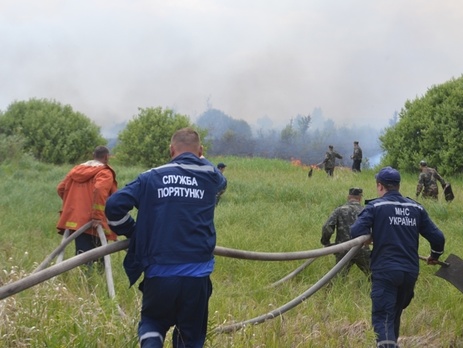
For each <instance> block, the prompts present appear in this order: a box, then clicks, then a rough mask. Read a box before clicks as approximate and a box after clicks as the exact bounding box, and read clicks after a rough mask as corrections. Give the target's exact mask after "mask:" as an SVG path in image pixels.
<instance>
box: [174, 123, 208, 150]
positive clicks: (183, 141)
mask: <svg viewBox="0 0 463 348" xmlns="http://www.w3.org/2000/svg"><path fill="white" fill-rule="evenodd" d="M170 144H171V145H172V146H174V147H180V148H189V149H193V148H196V147H199V146H201V137H200V136H199V133H198V132H197V131H195V130H194V129H193V128H191V127H185V128H182V129H179V130H178V131H176V132H175V133H174V134H173V135H172V138H171V139H170Z"/></svg>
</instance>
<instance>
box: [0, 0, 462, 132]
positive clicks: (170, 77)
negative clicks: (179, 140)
mask: <svg viewBox="0 0 463 348" xmlns="http://www.w3.org/2000/svg"><path fill="white" fill-rule="evenodd" d="M0 32H1V34H0V110H6V108H7V107H8V105H9V104H11V103H12V102H14V101H16V100H28V99H30V98H47V99H54V100H56V101H58V102H60V103H62V104H70V105H71V106H72V107H73V109H74V110H76V111H80V112H82V113H84V114H85V115H87V116H88V117H90V118H91V119H92V120H94V121H95V122H96V123H97V124H98V125H100V126H105V125H107V123H109V124H114V123H119V122H122V121H125V120H129V119H131V118H132V117H133V116H134V115H136V114H138V107H142V108H146V107H157V106H161V107H163V108H165V107H169V108H173V109H174V110H175V111H176V112H179V113H182V114H186V115H189V116H190V117H191V118H192V120H193V121H194V119H195V118H196V117H197V116H198V115H199V114H201V113H202V112H204V111H205V110H206V108H207V107H208V105H209V106H212V107H213V108H216V109H220V110H222V111H223V112H225V113H226V114H228V115H229V116H231V117H233V118H235V119H244V120H246V121H247V122H249V123H250V124H251V125H253V124H255V123H256V120H257V119H259V118H262V117H263V116H268V117H270V118H271V119H272V120H273V121H274V122H275V123H281V122H284V123H287V122H288V121H289V119H291V118H292V117H294V116H296V115H298V114H303V115H306V114H309V113H312V111H313V109H314V108H316V107H320V108H321V109H322V110H323V114H324V116H325V117H326V118H331V119H333V120H334V121H335V122H336V123H337V124H339V125H342V124H344V125H353V124H358V125H360V124H366V123H367V124H369V125H372V126H380V127H382V126H385V125H387V122H388V120H389V119H390V118H391V117H392V115H393V113H394V111H400V109H401V108H402V106H403V105H404V102H405V101H406V100H407V99H414V98H416V97H420V96H422V95H424V94H425V93H426V91H427V90H428V88H430V87H432V86H433V85H438V84H441V83H443V82H445V81H448V80H450V79H451V78H457V77H460V76H461V75H462V73H463V2H462V1H461V0H445V1H435V0H432V1H431V0H410V1H408V0H401V1H399V0H338V1H336V0H298V1H296V0H258V1H253V0H228V1H222V0H183V1H180V0H40V1H39V0H26V1H22V0H0Z"/></svg>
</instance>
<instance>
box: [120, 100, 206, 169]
mask: <svg viewBox="0 0 463 348" xmlns="http://www.w3.org/2000/svg"><path fill="white" fill-rule="evenodd" d="M138 110H139V113H138V115H136V116H134V117H133V119H132V120H130V121H129V122H128V123H127V126H126V128H125V129H124V130H123V131H122V132H120V133H119V137H118V139H119V142H118V144H117V145H116V147H115V148H114V152H115V154H116V156H117V159H118V161H121V162H122V163H124V164H127V165H141V166H145V167H149V168H151V167H156V166H159V165H161V164H164V163H165V162H167V161H169V160H170V153H169V145H170V139H171V137H172V134H173V133H174V132H175V131H177V130H179V129H181V128H184V127H191V126H192V125H191V123H190V119H189V118H188V116H185V115H180V114H175V113H174V111H173V110H170V109H165V110H162V108H161V107H157V108H146V109H142V108H139V109H138ZM197 130H198V132H199V133H200V135H201V138H202V139H204V137H205V135H206V132H205V131H203V130H201V129H197Z"/></svg>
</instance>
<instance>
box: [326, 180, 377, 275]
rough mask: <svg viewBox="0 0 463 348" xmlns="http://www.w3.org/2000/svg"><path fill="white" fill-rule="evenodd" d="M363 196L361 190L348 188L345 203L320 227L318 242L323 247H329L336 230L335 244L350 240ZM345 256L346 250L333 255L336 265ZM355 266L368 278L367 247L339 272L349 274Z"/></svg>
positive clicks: (368, 254)
mask: <svg viewBox="0 0 463 348" xmlns="http://www.w3.org/2000/svg"><path fill="white" fill-rule="evenodd" d="M362 196H363V190H362V189H361V188H356V187H353V188H350V189H349V195H348V196H347V203H345V204H344V205H341V206H340V207H337V208H336V209H335V210H334V211H333V212H332V213H331V215H330V217H329V218H328V220H327V221H326V222H325V224H324V225H323V227H322V238H321V240H320V242H321V243H322V245H324V246H330V245H331V243H330V239H331V236H332V235H333V233H334V231H335V230H336V238H335V244H338V243H343V242H346V241H348V240H350V239H351V237H350V226H351V225H352V224H353V223H354V222H355V220H356V219H357V216H358V214H359V213H360V212H361V211H362V209H363V207H362V205H361V204H360V201H361V199H362ZM346 254H347V250H346V251H344V252H341V253H335V254H334V256H335V257H336V263H338V262H339V261H340V260H341V259H342V258H343V257H344V255H346ZM354 264H356V265H357V267H358V268H360V270H361V271H362V272H363V273H365V275H367V277H368V278H370V249H369V248H368V247H367V246H364V247H362V249H360V250H359V252H358V253H357V255H355V256H354V258H352V259H351V260H350V262H349V263H348V264H347V265H346V267H344V269H343V270H342V271H341V274H342V275H343V276H346V275H347V273H349V270H350V269H351V267H352V266H353V265H354Z"/></svg>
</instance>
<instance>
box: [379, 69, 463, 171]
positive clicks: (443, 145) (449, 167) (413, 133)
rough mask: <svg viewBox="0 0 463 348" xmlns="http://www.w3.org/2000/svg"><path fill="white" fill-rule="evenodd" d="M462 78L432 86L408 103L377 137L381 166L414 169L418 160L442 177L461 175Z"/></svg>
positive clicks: (462, 128)
mask: <svg viewBox="0 0 463 348" xmlns="http://www.w3.org/2000/svg"><path fill="white" fill-rule="evenodd" d="M462 132H463V76H462V77H460V78H458V79H452V80H450V81H447V82H445V83H443V84H441V85H437V86H433V87H432V88H430V89H429V90H428V91H427V93H426V94H425V95H424V96H423V97H421V98H416V99H415V100H413V101H409V100H407V101H406V103H405V106H404V108H403V109H402V110H401V112H400V117H399V121H398V122H397V123H396V124H395V125H393V126H391V127H388V128H386V130H385V131H384V133H383V135H381V136H380V141H381V148H382V149H383V150H384V151H385V153H386V155H385V157H384V159H383V161H382V164H387V165H391V166H393V167H396V168H398V169H401V170H405V171H411V170H413V169H416V167H417V165H418V163H419V162H420V160H423V159H424V160H426V161H427V162H428V164H430V165H432V166H433V167H439V171H440V172H442V173H443V174H448V175H451V174H456V173H460V172H461V170H462V165H463V143H462V142H461V134H462Z"/></svg>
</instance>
